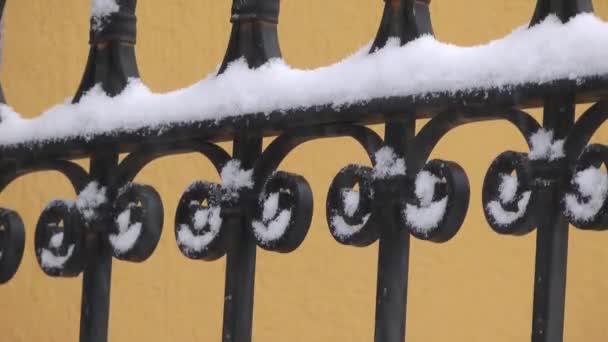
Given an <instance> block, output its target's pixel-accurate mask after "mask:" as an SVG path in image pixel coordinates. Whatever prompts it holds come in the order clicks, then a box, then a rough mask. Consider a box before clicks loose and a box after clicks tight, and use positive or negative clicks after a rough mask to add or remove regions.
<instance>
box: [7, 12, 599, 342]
mask: <svg viewBox="0 0 608 342" xmlns="http://www.w3.org/2000/svg"><path fill="white" fill-rule="evenodd" d="M595 2H596V7H597V12H598V13H599V15H600V16H602V17H603V18H604V19H606V18H608V4H607V2H606V1H595ZM88 3H89V2H88V1H83V0H46V1H32V0H30V1H23V0H22V1H18V0H11V1H8V5H7V9H6V15H7V18H6V27H5V30H6V31H5V44H6V46H5V48H4V54H5V58H4V64H3V65H2V72H1V73H0V76H1V78H2V83H3V86H4V89H5V92H6V95H7V98H8V100H9V101H10V102H11V104H12V105H13V106H14V107H15V108H16V109H17V110H18V111H19V112H22V113H24V114H25V115H28V116H33V115H35V114H36V113H38V112H40V111H41V110H42V109H44V108H47V107H49V106H51V105H53V104H55V103H58V102H61V101H64V100H65V99H66V97H68V96H70V95H72V94H73V93H74V91H75V89H76V87H77V85H78V82H79V81H80V77H81V72H82V69H83V67H84V63H85V58H86V53H87V45H86V44H87V39H88V31H87V25H88V18H87V15H88V11H89V8H88V7H89V5H88ZM382 5H383V4H382V2H381V1H380V0H349V1H343V0H301V1H296V0H284V1H283V2H282V12H281V23H280V38H281V46H282V50H283V53H284V56H285V58H286V59H287V61H288V62H289V63H291V64H292V65H294V66H297V67H316V66H320V65H324V64H328V63H331V62H334V61H337V60H339V59H340V58H342V57H344V56H346V55H348V54H349V53H351V52H353V51H354V50H355V49H357V48H358V47H360V46H361V45H363V44H365V43H366V42H368V41H369V40H370V39H371V38H372V37H373V35H374V34H375V32H376V29H377V25H378V22H379V19H380V15H381V9H382ZM533 7H534V1H533V0H508V1H503V0H469V1H433V3H432V13H433V19H434V26H435V30H436V34H437V36H438V37H439V38H440V39H442V40H445V41H449V42H453V43H456V44H465V45H471V44H476V43H482V42H486V41H488V40H490V39H494V38H497V37H500V36H502V35H504V34H506V33H508V32H509V31H511V30H512V29H513V28H515V27H517V26H519V25H522V24H524V23H526V22H527V21H528V20H529V18H530V16H531V14H532V10H533ZM229 10H230V3H229V1H228V0H222V1H218V0H204V1H201V0H197V1H193V0H172V1H160V0H156V1H153V0H148V1H140V3H139V5H138V16H139V36H138V47H137V53H138V56H139V66H140V71H141V73H142V76H143V78H144V80H145V81H146V83H147V84H148V85H150V87H151V88H153V89H154V90H159V91H163V90H169V89H175V88H178V87H181V86H185V85H188V84H191V83H193V82H195V81H196V80H197V79H200V78H202V77H203V76H205V75H206V74H208V73H210V72H212V71H213V70H214V69H215V67H216V65H217V64H218V63H219V62H220V61H221V58H222V56H223V53H224V51H225V46H226V42H227V38H228V33H229V28H230V26H229V23H228V17H229ZM556 39H559V37H556ZM599 48H608V47H600V46H598V49H599ZM521 58H522V60H524V59H525V58H526V51H521ZM403 77H407V75H403ZM202 95H203V96H204V94H202ZM581 108H582V107H581ZM535 114H536V115H538V112H535ZM378 130H379V131H381V130H382V128H381V127H378ZM594 140H596V141H603V142H604V143H606V141H607V140H608V127H606V126H605V127H604V128H603V130H601V131H600V132H599V133H597V134H596V136H595V137H594ZM226 146H228V145H226ZM524 147H525V146H524V142H523V140H522V139H521V138H520V137H519V136H518V135H517V134H516V132H515V130H514V129H513V128H512V127H510V126H508V125H507V124H504V123H483V124H473V125H470V126H467V127H463V128H459V129H458V130H456V131H453V132H451V133H450V134H448V136H447V137H446V138H445V139H444V140H443V141H442V142H441V143H440V144H439V147H438V148H437V150H436V152H435V156H438V157H443V158H446V159H451V160H456V161H458V162H459V163H461V164H462V166H463V167H464V168H465V170H467V172H468V175H469V178H470V180H471V187H472V189H471V190H472V192H471V207H470V210H469V215H468V217H467V220H466V222H465V224H464V227H463V229H462V230H461V232H460V233H459V234H458V235H457V236H456V238H455V239H454V240H452V241H451V242H449V243H447V244H444V245H433V244H429V243H423V242H419V241H414V242H413V244H412V254H411V269H410V292H409V306H408V322H407V323H408V331H407V334H408V338H409V341H448V340H449V341H463V342H464V341H466V342H473V341H493V342H507V341H509V342H510V341H526V340H529V334H530V332H529V331H530V326H531V323H530V317H531V299H532V275H533V262H534V250H533V248H534V234H530V235H529V236H526V237H522V238H511V237H500V236H498V235H496V234H494V233H492V232H491V231H490V229H489V228H488V226H487V224H486V223H485V221H484V219H483V214H482V210H481V206H480V202H481V198H480V197H481V182H482V179H483V175H484V174H485V171H486V170H487V167H488V166H489V164H490V162H491V161H492V159H493V158H494V157H496V156H497V155H498V154H499V153H500V152H502V151H504V150H507V149H524ZM352 162H362V163H363V162H365V158H364V155H363V152H362V151H360V150H359V149H357V147H356V146H355V145H354V144H353V143H351V142H349V141H346V140H342V139H333V140H325V141H321V142H313V143H309V144H306V145H304V146H302V147H301V148H299V149H297V150H296V152H295V153H293V154H292V155H291V156H290V157H289V158H288V160H286V161H285V162H284V163H283V165H282V167H283V168H285V169H287V170H292V171H297V172H298V173H300V174H302V175H304V176H305V177H306V178H307V179H308V180H309V181H310V183H311V185H312V188H313V191H314V192H315V203H316V209H315V216H314V220H313V224H312V228H311V231H310V233H309V236H308V238H307V240H306V241H305V243H304V244H303V246H302V247H301V248H300V249H299V250H298V251H296V252H294V253H292V254H289V255H273V254H269V253H266V252H259V256H258V266H257V277H256V297H255V319H254V340H255V341H263V342H270V341H285V340H288V341H293V342H296V341H353V342H357V341H371V340H372V337H373V318H374V297H375V280H376V273H375V272H376V254H377V247H376V246H375V245H374V246H372V247H369V248H366V249H353V248H347V247H343V246H340V245H338V244H337V243H335V242H334V241H333V239H332V238H331V236H330V235H329V233H328V230H327V226H326V223H325V217H324V204H325V195H326V191H327V187H328V185H329V183H330V181H331V179H332V178H333V176H334V175H335V174H336V173H337V171H338V170H339V169H340V168H341V167H343V166H345V165H346V164H348V163H352ZM196 179H209V180H215V179H217V176H216V175H215V173H214V172H212V170H211V168H210V165H209V163H208V162H206V161H204V160H201V159H200V158H198V157H195V156H192V155H188V156H180V157H172V158H166V159H163V160H160V161H156V162H154V163H153V164H152V165H150V166H149V167H147V168H146V169H145V170H144V172H143V173H142V174H141V175H140V176H139V177H138V181H140V182H143V183H149V184H152V185H154V186H155V187H156V188H157V189H158V190H159V191H160V193H161V194H162V197H163V200H164V205H165V208H166V210H167V212H166V215H165V217H166V223H167V224H166V225H165V234H164V236H163V239H162V241H161V243H160V245H159V247H158V249H157V251H156V253H155V254H154V255H153V257H152V258H151V259H150V260H149V261H147V262H146V263H143V264H127V263H123V262H115V266H114V273H113V284H112V303H111V317H110V340H111V341H113V342H126V341H159V342H165V341H180V342H182V341H183V342H187V341H218V340H219V339H220V332H221V317H222V302H223V298H222V297H223V282H224V274H223V270H224V266H225V265H224V261H223V260H221V261H218V262H215V263H204V262H193V261H190V260H187V259H186V258H185V257H183V256H181V255H180V254H179V252H178V250H177V247H176V245H175V242H174V238H173V233H172V230H173V227H172V222H173V215H174V212H175V207H176V204H177V200H178V199H179V196H180V195H181V192H182V190H183V189H184V188H185V186H186V185H187V184H189V183H190V182H191V181H193V180H196ZM70 196H73V193H72V192H71V190H70V188H69V186H68V184H67V181H66V180H64V179H63V178H61V177H60V176H58V175H57V174H52V173H45V174H35V175H31V176H28V177H25V178H23V179H20V180H18V181H16V182H14V183H13V184H12V185H10V186H9V188H8V189H7V190H6V191H5V192H4V193H3V194H2V196H0V205H2V206H7V207H11V208H14V209H16V210H18V211H19V212H20V213H21V214H22V215H23V218H24V221H25V223H26V226H27V233H28V235H27V246H26V252H25V257H24V260H23V263H22V267H21V269H20V271H19V272H18V274H17V276H16V277H15V278H14V279H13V281H11V282H10V283H9V284H8V285H5V286H2V287H0V341H7V342H13V341H15V342H16V341H24V342H30V341H62V342H63V341H76V340H77V336H78V324H79V311H80V285H81V279H80V278H77V279H69V280H65V279H50V278H47V277H45V276H44V275H43V273H42V271H40V270H39V268H38V266H37V265H36V261H35V257H34V253H33V227H34V225H35V222H36V220H37V217H38V215H39V213H40V212H41V210H42V208H43V206H44V205H45V204H46V203H47V202H48V201H50V200H51V199H53V198H57V197H70ZM570 241H571V242H570V246H571V247H570V255H569V262H570V266H569V273H568V299H567V317H566V340H567V341H605V340H606V339H607V338H608V325H606V323H605V322H604V319H605V317H606V316H608V276H606V273H605V267H606V265H607V264H608V234H602V233H592V232H579V231H576V230H574V231H572V234H571V240H570Z"/></svg>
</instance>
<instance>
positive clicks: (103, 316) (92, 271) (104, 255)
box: [80, 153, 118, 342]
mask: <svg viewBox="0 0 608 342" xmlns="http://www.w3.org/2000/svg"><path fill="white" fill-rule="evenodd" d="M117 163H118V154H117V153H97V154H95V155H93V156H92V157H91V172H90V173H91V178H92V179H95V180H97V181H98V182H99V183H100V184H108V182H107V179H108V176H109V174H110V172H111V170H112V169H113V168H114V167H115V166H116V165H117ZM103 234H105V233H104V232H99V231H89V232H87V235H86V241H85V243H86V250H87V262H86V266H85V269H84V275H83V280H82V302H81V315H80V342H106V341H107V340H108V321H109V313H110V287H111V283H112V250H111V247H110V245H109V244H108V242H107V240H106V239H104V238H103V236H104V235H103Z"/></svg>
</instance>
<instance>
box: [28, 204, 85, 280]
mask: <svg viewBox="0 0 608 342" xmlns="http://www.w3.org/2000/svg"><path fill="white" fill-rule="evenodd" d="M84 220H85V219H84V217H83V216H82V215H81V213H80V212H79V211H78V210H77V209H76V207H75V205H74V204H73V203H72V202H70V201H65V200H55V201H52V202H51V203H49V205H48V206H47V207H46V208H45V209H44V210H43V211H42V214H41V215H40V218H39V219H38V224H37V225H36V236H35V241H34V242H35V248H36V258H37V260H38V264H39V265H40V267H41V268H42V270H43V271H44V272H45V273H46V274H48V275H50V276H55V277H57V276H59V277H75V276H77V275H79V274H80V272H81V271H82V269H83V266H84V258H83V255H84V233H83V229H84V226H85V224H84Z"/></svg>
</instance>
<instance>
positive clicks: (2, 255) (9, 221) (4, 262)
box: [0, 208, 25, 284]
mask: <svg viewBox="0 0 608 342" xmlns="http://www.w3.org/2000/svg"><path fill="white" fill-rule="evenodd" d="M24 246H25V229H24V228H23V221H22V220H21V217H19V214H17V213H16V212H14V211H12V210H8V209H4V208H0V284H4V283H6V282H8V281H9V280H10V279H11V278H12V277H13V276H14V275H15V273H16V272H17V269H18V268H19V264H21V258H22V257H23V248H24Z"/></svg>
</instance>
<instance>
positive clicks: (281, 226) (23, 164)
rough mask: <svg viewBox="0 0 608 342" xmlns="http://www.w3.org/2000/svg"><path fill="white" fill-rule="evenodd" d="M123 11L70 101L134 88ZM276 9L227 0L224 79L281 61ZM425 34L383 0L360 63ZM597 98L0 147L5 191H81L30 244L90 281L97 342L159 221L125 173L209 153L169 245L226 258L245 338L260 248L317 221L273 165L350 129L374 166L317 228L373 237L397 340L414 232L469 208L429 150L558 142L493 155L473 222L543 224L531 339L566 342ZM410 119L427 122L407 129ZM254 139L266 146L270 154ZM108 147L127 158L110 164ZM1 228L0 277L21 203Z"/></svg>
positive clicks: (351, 111) (345, 175)
mask: <svg viewBox="0 0 608 342" xmlns="http://www.w3.org/2000/svg"><path fill="white" fill-rule="evenodd" d="M117 3H118V5H119V9H118V10H117V11H114V12H112V13H110V14H109V15H108V16H107V17H102V18H99V17H93V18H92V20H91V27H92V28H91V36H90V53H89V60H88V63H87V66H86V70H85V73H84V76H83V79H82V82H81V85H80V87H79V89H78V91H77V93H76V96H75V97H74V102H78V101H79V99H81V97H82V96H83V94H85V92H87V91H88V90H90V89H92V88H93V87H94V86H95V85H96V84H101V86H102V88H103V90H104V91H105V92H106V93H108V94H110V95H117V94H120V93H121V91H122V90H123V89H124V88H125V86H126V84H127V82H128V79H129V78H137V77H138V70H137V63H136V61H135V53H134V44H135V36H136V25H135V24H136V18H135V5H136V1H135V0H119V1H117ZM1 5H2V8H3V7H4V1H1ZM592 11H593V6H592V4H591V0H538V3H537V7H536V10H535V12H534V15H533V19H532V21H531V25H536V24H538V23H540V22H541V21H542V20H543V19H544V18H546V17H547V16H548V15H550V14H554V15H556V16H557V17H558V18H559V19H560V20H561V21H562V22H566V21H568V20H569V19H570V18H572V17H574V16H576V15H577V14H579V13H581V12H592ZM278 16H279V0H238V1H237V0H235V1H234V2H233V7H232V17H231V21H232V25H233V28H232V34H231V36H230V41H229V44H228V49H227V52H226V57H225V59H224V62H223V63H222V66H221V68H220V70H219V72H220V73H222V72H224V71H225V70H226V68H227V67H228V65H229V63H230V62H232V61H235V60H237V59H240V58H244V59H245V61H246V62H247V64H248V65H249V66H250V67H251V68H257V67H259V66H261V65H263V64H264V63H265V62H267V61H268V60H269V59H271V58H275V57H280V56H281V53H280V49H279V44H278V39H277V23H278ZM424 34H432V25H431V21H430V13H429V1H428V0H416V1H414V0H392V1H388V0H387V1H385V10H384V15H383V18H382V21H381V24H380V29H379V31H378V34H377V36H376V39H375V40H374V42H373V46H372V47H371V51H370V53H375V52H376V51H378V50H380V49H382V48H383V47H384V46H385V45H386V44H387V42H388V40H389V38H396V39H397V40H398V41H399V42H400V44H401V45H405V44H408V43H409V42H410V41H412V40H413V39H415V38H418V37H420V36H421V35H424ZM404 77H407V75H404ZM607 93H608V79H607V75H604V74H601V75H592V76H591V77H583V78H577V79H557V80H551V81H548V82H544V83H540V84H522V85H515V86H512V87H505V88H488V89H482V90H475V91H471V90H469V89H462V90H459V91H455V92H439V93H432V94H420V95H419V96H391V97H385V98H377V99H372V100H369V101H365V102H361V103H354V104H347V105H344V106H341V107H335V106H331V105H315V106H311V107H307V108H293V109H290V110H287V111H276V112H271V113H270V114H267V113H242V114H243V115H239V116H233V117H227V118H223V119H220V120H200V121H190V122H181V123H180V122H177V123H172V124H170V125H165V126H163V127H152V126H151V127H144V128H141V129H136V130H130V131H128V130H124V131H120V130H118V131H114V132H99V133H98V134H93V135H92V136H87V137H78V136H76V137H68V138H66V139H48V140H43V141H35V142H34V141H32V142H28V141H24V142H22V143H15V144H6V145H3V146H0V188H2V189H3V188H5V187H6V186H7V185H8V184H9V183H10V182H11V181H13V180H14V179H16V178H18V177H19V176H22V175H24V174H27V173H30V172H33V171H40V170H56V171H59V172H61V173H62V174H64V175H65V176H66V177H67V178H68V179H69V180H70V181H71V183H72V184H73V186H74V188H75V189H76V192H77V193H79V194H80V195H79V198H78V200H77V201H76V202H75V203H71V202H67V201H54V202H52V203H51V204H49V206H48V207H47V208H46V209H45V210H44V211H43V213H42V214H41V216H40V218H39V221H38V224H37V226H36V230H35V250H36V256H37V259H38V262H39V264H40V266H41V267H42V269H43V270H44V272H45V273H47V274H48V275H50V276H61V277H73V276H77V275H79V274H80V273H83V274H84V277H83V290H82V291H83V294H82V312H81V322H80V341H83V342H101V341H106V340H107V331H108V317H109V301H110V284H111V270H112V259H113V258H117V259H120V260H126V261H134V262H140V261H144V260H146V259H147V258H148V257H149V256H150V255H151V254H152V253H153V251H154V249H155V247H156V245H157V243H158V241H159V238H160V234H161V230H162V226H163V207H162V203H161V199H160V197H159V195H158V193H157V192H156V191H155V190H154V188H152V187H150V186H147V185H141V184H136V183H132V182H131V181H132V180H133V179H134V177H135V176H136V175H137V174H138V172H139V171H140V170H141V169H142V168H143V167H144V166H145V165H146V164H148V163H149V162H151V161H153V160H155V159H157V158H160V157H163V156H166V155H171V154H178V153H186V152H198V153H200V154H202V155H204V156H205V157H207V158H208V159H209V160H211V162H212V163H213V165H214V166H215V168H216V169H217V170H218V172H219V173H221V174H222V181H223V182H222V184H213V183H209V182H204V181H198V182H195V183H193V184H192V186H191V187H189V188H188V190H186V192H185V193H184V194H183V196H182V198H181V200H180V203H179V206H178V210H177V213H176V215H175V236H176V240H177V242H178V246H179V248H180V250H181V251H182V252H183V254H184V255H185V256H187V257H188V258H192V259H201V260H207V261H212V260H216V259H218V258H220V257H223V256H226V258H227V268H226V281H225V302H224V319H223V322H224V323H223V334H222V336H223V337H222V339H223V341H226V342H228V341H234V342H245V341H250V340H251V331H252V314H253V297H254V293H253V288H254V279H255V265H256V249H257V248H258V247H260V248H263V249H266V250H270V251H276V252H281V253H288V252H291V251H293V250H294V249H296V248H297V247H298V246H299V245H300V244H301V242H302V241H303V240H304V238H305V236H306V233H307V231H308V226H309V224H310V222H311V216H312V201H313V197H312V192H311V189H310V187H309V185H308V183H307V182H306V180H305V179H304V178H302V177H301V176H298V175H295V174H291V173H286V172H282V171H277V168H278V165H279V163H280V162H281V161H282V160H283V159H284V158H285V157H286V156H287V155H288V154H289V153H290V151H292V150H293V149H294V148H295V147H297V146H298V145H300V144H302V143H304V142H307V141H311V140H314V139H319V138H325V137H351V138H353V139H354V140H355V141H357V142H358V143H359V144H360V145H361V146H362V147H363V148H364V149H365V151H366V152H367V154H368V155H369V158H370V160H371V162H372V165H373V167H367V166H361V165H349V166H346V167H345V168H344V169H342V170H341V171H340V172H339V174H338V175H337V176H336V177H335V179H334V181H333V182H332V184H331V186H330V188H329V193H328V200H327V204H326V208H327V222H328V225H329V228H330V231H331V233H332V235H333V236H334V238H335V239H336V240H337V241H338V242H339V243H342V244H346V245H352V246H357V247H364V246H368V245H371V244H373V243H375V242H376V241H378V242H379V256H378V278H377V292H376V319H375V341H382V342H396V341H403V340H404V339H405V321H406V320H405V315H406V302H407V301H406V299H407V285H408V264H409V245H410V236H414V237H415V238H418V239H422V240H427V241H432V242H445V241H448V240H450V239H451V238H452V237H453V236H454V235H455V234H456V233H457V232H458V230H459V228H460V226H461V224H462V222H463V220H464V218H465V216H466V212H467V208H468V204H469V203H468V202H469V183H468V179H467V176H466V174H465V172H464V170H463V169H462V168H461V167H460V166H459V165H458V164H456V163H454V162H451V161H444V160H428V159H429V155H430V153H431V151H432V150H433V148H434V147H435V145H436V144H437V143H438V141H439V140H440V139H441V138H442V137H443V136H444V135H445V134H446V133H447V132H448V131H450V130H451V129H453V128H455V127H457V126H460V125H463V124H466V123H471V122H477V121H482V120H506V121H508V122H510V123H512V124H513V125H514V126H515V127H516V128H517V129H518V130H519V131H520V132H521V134H522V135H523V136H524V137H525V138H526V141H527V142H528V144H529V145H530V147H531V148H536V147H535V146H534V145H535V144H537V143H539V142H538V141H535V139H541V140H542V139H545V140H548V141H546V142H545V143H548V144H549V145H548V146H545V147H544V148H548V149H550V150H551V149H553V150H551V151H552V152H551V151H550V152H547V153H548V154H546V153H545V154H543V153H542V152H541V153H540V155H533V154H535V153H536V154H538V151H536V152H534V151H532V152H531V153H530V154H528V153H523V152H512V151H508V152H504V153H502V154H500V155H499V156H498V157H497V158H496V159H495V161H494V162H493V163H492V165H491V167H490V169H489V171H488V172H487V174H486V178H485V181H484V184H483V206H484V212H485V214H486V217H487V219H488V222H489V225H490V226H491V227H492V229H494V230H495V231H496V232H497V233H500V234H512V235H522V234H526V233H529V232H531V231H532V230H534V229H535V228H536V229H537V243H536V270H535V276H534V281H535V285H534V303H533V321H532V340H533V341H538V342H541V341H545V342H549V341H550V342H556V341H562V339H563V325H564V298H565V288H566V285H565V280H566V261H567V255H568V229H569V228H568V227H569V223H571V224H573V225H574V226H576V227H578V228H581V229H594V230H602V229H606V228H608V201H607V200H606V199H607V197H608V194H607V192H608V191H606V190H603V188H602V187H605V184H604V183H605V178H603V177H605V171H603V169H602V164H603V165H604V167H605V165H606V164H607V163H608V147H607V146H606V145H600V144H591V145H588V144H589V140H590V139H591V136H592V135H593V133H594V132H595V131H596V130H597V129H598V128H599V127H600V125H601V124H602V123H603V122H604V121H606V119H607V118H608V103H607V102H605V101H603V100H602V99H603V98H605V97H606V96H607V95H608V94H607ZM203 96H204V94H203ZM269 96H272V94H269ZM589 102H596V103H595V104H594V105H593V106H592V107H591V108H590V109H589V110H588V111H587V112H585V113H584V114H583V115H582V117H581V118H580V119H579V120H578V121H576V122H575V117H574V109H575V105H576V104H577V103H589ZM537 106H542V107H543V108H544V118H543V122H542V123H539V122H537V121H536V120H535V119H534V118H533V117H531V116H530V115H529V114H527V113H526V112H524V111H523V110H522V109H523V108H528V107H537ZM421 118H430V121H429V122H428V123H427V124H426V125H425V126H424V127H423V128H422V130H420V131H419V132H418V134H416V133H415V123H416V120H417V119H421ZM375 123H383V124H385V129H386V131H385V132H386V133H385V137H384V138H382V137H380V136H378V135H377V134H376V133H375V132H374V131H372V130H371V129H369V128H367V127H366V126H365V125H367V124H375ZM0 125H1V123H0ZM265 136H277V138H276V139H274V141H273V142H272V143H271V144H270V145H269V146H268V147H267V148H266V149H263V148H262V138H263V137H265ZM229 140H232V141H233V142H234V145H233V146H234V150H233V151H232V154H230V153H228V152H226V151H224V150H223V149H222V148H220V147H219V146H218V145H216V144H215V143H216V142H220V141H229ZM540 143H543V142H542V141H541V142H540ZM562 144H563V145H562ZM119 153H128V156H127V157H126V158H125V159H123V160H122V161H120V162H119V158H118V156H119ZM83 157H86V158H90V170H89V171H88V172H87V171H85V170H84V169H83V168H81V167H80V166H79V165H77V164H75V163H73V162H71V161H70V160H72V159H76V158H83ZM406 170H407V172H406ZM602 172H603V174H602ZM589 183H591V185H589ZM589 187H591V188H595V190H594V189H589ZM594 191H595V192H594ZM577 208H579V209H581V208H582V209H581V210H582V213H577ZM579 211H580V210H579ZM422 216H424V218H425V219H426V220H421V218H422ZM0 220H1V222H2V228H1V229H0V252H1V253H2V254H0V282H2V283H4V282H7V281H9V280H10V279H11V277H12V276H13V275H14V274H15V272H16V271H17V268H18V266H19V264H20V261H21V257H22V254H23V249H24V236H25V232H24V227H23V223H22V221H21V219H20V217H19V215H18V214H17V213H16V212H14V211H11V210H8V209H2V211H0ZM370 295H371V294H370ZM0 334H1V332H0Z"/></svg>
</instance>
